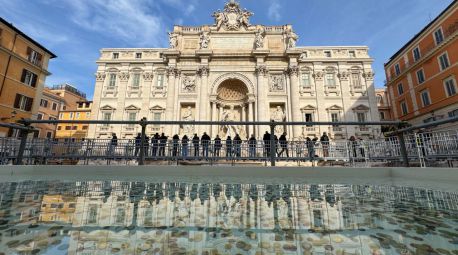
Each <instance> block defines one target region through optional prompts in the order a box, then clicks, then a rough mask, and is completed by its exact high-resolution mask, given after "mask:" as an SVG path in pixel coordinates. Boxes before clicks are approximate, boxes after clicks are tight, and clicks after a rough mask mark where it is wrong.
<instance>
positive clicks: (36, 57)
mask: <svg viewBox="0 0 458 255" xmlns="http://www.w3.org/2000/svg"><path fill="white" fill-rule="evenodd" d="M27 59H28V60H29V61H30V62H31V63H33V64H35V65H41V60H42V59H43V56H42V55H41V54H40V53H38V52H36V51H34V50H33V49H32V48H30V47H28V48H27Z"/></svg>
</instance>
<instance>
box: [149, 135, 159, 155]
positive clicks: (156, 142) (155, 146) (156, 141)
mask: <svg viewBox="0 0 458 255" xmlns="http://www.w3.org/2000/svg"><path fill="white" fill-rule="evenodd" d="M160 138H161V136H160V135H159V133H156V134H154V136H153V138H151V145H152V146H153V157H156V156H157V151H158V148H159V139H160Z"/></svg>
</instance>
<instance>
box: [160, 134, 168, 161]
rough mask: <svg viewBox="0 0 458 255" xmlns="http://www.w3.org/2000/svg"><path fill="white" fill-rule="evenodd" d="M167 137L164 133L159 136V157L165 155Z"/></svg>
mask: <svg viewBox="0 0 458 255" xmlns="http://www.w3.org/2000/svg"><path fill="white" fill-rule="evenodd" d="M167 139H168V137H167V136H165V134H164V133H162V134H161V137H160V138H159V157H165V146H166V145H167Z"/></svg>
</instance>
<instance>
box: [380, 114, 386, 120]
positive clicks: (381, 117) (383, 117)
mask: <svg viewBox="0 0 458 255" xmlns="http://www.w3.org/2000/svg"><path fill="white" fill-rule="evenodd" d="M380 120H385V113H384V112H380Z"/></svg>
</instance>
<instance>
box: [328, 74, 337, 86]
mask: <svg viewBox="0 0 458 255" xmlns="http://www.w3.org/2000/svg"><path fill="white" fill-rule="evenodd" d="M335 85H336V80H335V78H334V74H333V73H327V74H326V86H335Z"/></svg>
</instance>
